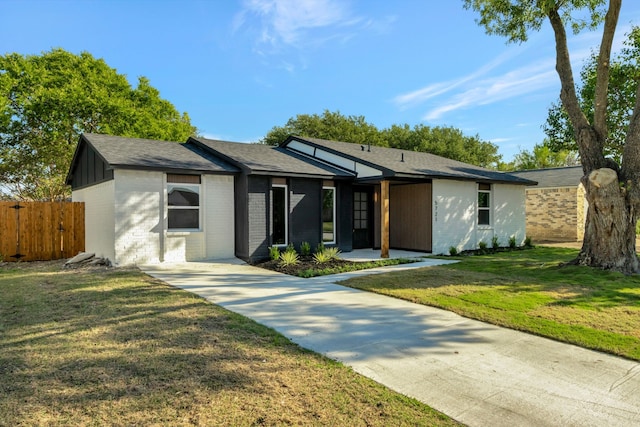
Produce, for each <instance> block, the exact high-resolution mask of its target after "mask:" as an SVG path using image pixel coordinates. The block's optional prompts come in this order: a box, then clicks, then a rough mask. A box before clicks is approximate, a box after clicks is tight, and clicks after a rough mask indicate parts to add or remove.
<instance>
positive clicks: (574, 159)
mask: <svg viewBox="0 0 640 427" xmlns="http://www.w3.org/2000/svg"><path fill="white" fill-rule="evenodd" d="M578 165H580V162H579V161H578V155H577V153H576V152H574V151H569V150H560V151H554V150H552V149H551V147H550V146H549V141H548V140H545V141H544V142H543V143H542V144H536V145H534V146H533V149H532V150H531V151H528V150H521V151H520V152H519V153H518V154H516V155H515V156H514V159H513V162H510V163H502V164H500V166H499V167H498V169H500V170H504V171H513V170H529V169H546V168H558V167H563V166H578Z"/></svg>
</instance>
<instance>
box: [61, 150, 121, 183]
mask: <svg viewBox="0 0 640 427" xmlns="http://www.w3.org/2000/svg"><path fill="white" fill-rule="evenodd" d="M110 179H113V170H112V169H107V165H106V164H105V163H104V162H103V161H102V159H101V158H100V156H98V155H96V153H95V152H94V150H93V148H91V147H90V146H89V145H87V144H82V148H81V149H80V153H79V154H78V158H77V160H76V165H75V167H74V170H73V177H72V180H71V188H73V189H74V190H75V189H77V188H82V187H88V186H90V185H93V184H98V183H100V182H103V181H108V180H110Z"/></svg>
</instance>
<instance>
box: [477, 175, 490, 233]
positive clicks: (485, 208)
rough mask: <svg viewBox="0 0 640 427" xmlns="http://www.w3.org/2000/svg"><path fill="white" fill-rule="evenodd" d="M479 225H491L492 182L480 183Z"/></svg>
mask: <svg viewBox="0 0 640 427" xmlns="http://www.w3.org/2000/svg"><path fill="white" fill-rule="evenodd" d="M478 225H491V184H484V183H479V184H478Z"/></svg>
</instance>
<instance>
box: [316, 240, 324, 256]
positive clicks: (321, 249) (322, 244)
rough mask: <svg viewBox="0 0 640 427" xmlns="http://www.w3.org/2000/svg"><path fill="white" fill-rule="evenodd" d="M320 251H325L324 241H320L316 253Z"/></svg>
mask: <svg viewBox="0 0 640 427" xmlns="http://www.w3.org/2000/svg"><path fill="white" fill-rule="evenodd" d="M320 252H324V243H323V242H320V243H318V246H316V253H317V254H319V253H320Z"/></svg>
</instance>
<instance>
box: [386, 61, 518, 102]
mask: <svg viewBox="0 0 640 427" xmlns="http://www.w3.org/2000/svg"><path fill="white" fill-rule="evenodd" d="M515 54H516V52H515V51H513V50H511V51H506V52H505V53H503V54H501V55H499V56H498V57H496V58H495V59H494V60H493V61H491V62H489V63H487V64H485V65H483V66H482V67H480V68H479V69H478V70H476V71H474V72H472V73H470V74H468V75H466V76H463V77H460V78H459V79H456V80H450V81H446V82H441V83H434V84H431V85H428V86H425V87H423V88H421V89H418V90H415V91H412V92H408V93H405V94H401V95H398V96H396V97H395V98H394V99H393V102H394V103H395V104H396V105H398V106H399V107H400V108H401V109H405V108H409V107H411V106H414V105H417V104H420V103H422V102H424V101H427V100H429V99H431V98H434V97H437V96H438V95H442V94H444V93H447V92H450V91H452V90H453V89H455V88H457V87H460V86H462V85H464V84H465V83H468V82H472V81H475V80H477V79H478V78H479V77H481V76H482V75H484V74H486V73H488V72H489V71H491V70H493V69H494V68H496V67H498V66H499V65H501V64H502V63H504V62H505V61H507V60H509V59H510V58H511V57H513V56H514V55H515Z"/></svg>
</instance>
